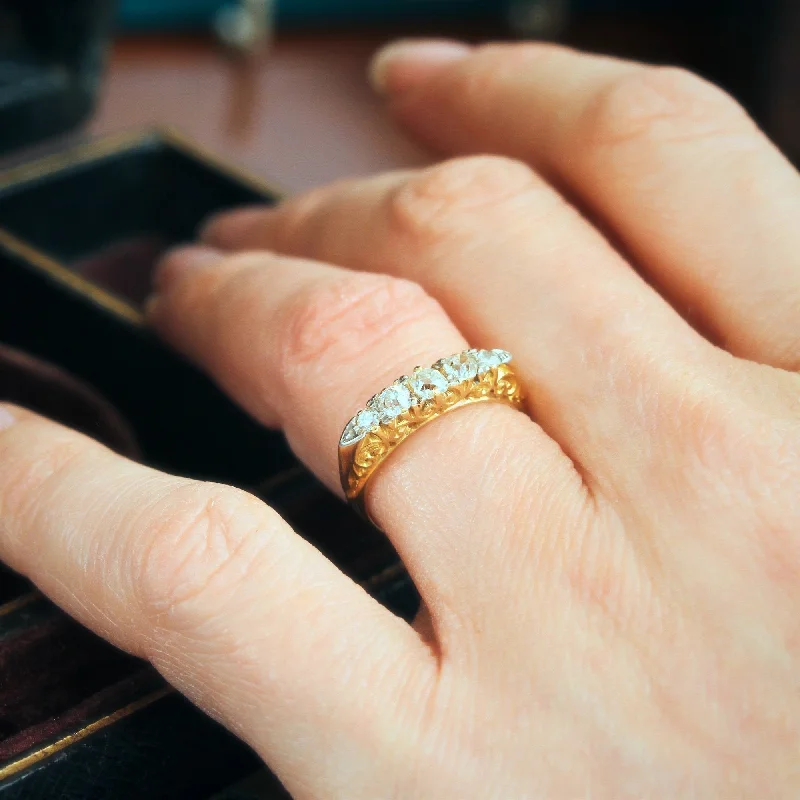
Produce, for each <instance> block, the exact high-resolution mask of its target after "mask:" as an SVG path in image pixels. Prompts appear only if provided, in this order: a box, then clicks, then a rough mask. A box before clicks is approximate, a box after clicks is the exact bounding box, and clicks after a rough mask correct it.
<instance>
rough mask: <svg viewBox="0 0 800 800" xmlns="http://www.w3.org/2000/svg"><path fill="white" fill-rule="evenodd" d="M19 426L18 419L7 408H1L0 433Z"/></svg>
mask: <svg viewBox="0 0 800 800" xmlns="http://www.w3.org/2000/svg"><path fill="white" fill-rule="evenodd" d="M16 424H17V418H16V417H15V416H14V415H13V414H12V413H11V412H10V411H9V410H8V409H7V408H6V407H5V406H0V431H4V430H6V429H7V428H10V427H11V426H12V425H16Z"/></svg>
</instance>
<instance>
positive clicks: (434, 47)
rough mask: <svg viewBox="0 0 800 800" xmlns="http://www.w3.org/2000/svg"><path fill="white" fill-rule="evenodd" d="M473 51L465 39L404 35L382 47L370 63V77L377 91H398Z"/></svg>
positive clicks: (410, 87)
mask: <svg viewBox="0 0 800 800" xmlns="http://www.w3.org/2000/svg"><path fill="white" fill-rule="evenodd" d="M471 52H472V47H470V45H468V44H465V43H464V42H458V41H454V40H450V39H401V40H399V41H395V42H391V43H390V44H388V45H386V46H385V47H383V48H382V49H381V50H379V51H378V52H377V53H376V54H375V55H374V56H373V58H372V61H371V62H370V66H369V79H370V83H371V84H372V87H373V88H374V89H375V91H376V92H377V93H378V94H382V95H396V94H400V93H402V92H405V91H407V90H409V89H413V88H414V87H415V86H418V85H419V84H421V83H424V82H425V81H427V80H428V79H430V78H432V77H433V76H434V75H436V74H437V73H438V72H440V71H441V70H442V69H443V68H444V67H447V66H450V65H451V64H454V63H456V62H458V61H462V60H463V59H464V58H466V57H467V56H468V55H469V54H470V53H471Z"/></svg>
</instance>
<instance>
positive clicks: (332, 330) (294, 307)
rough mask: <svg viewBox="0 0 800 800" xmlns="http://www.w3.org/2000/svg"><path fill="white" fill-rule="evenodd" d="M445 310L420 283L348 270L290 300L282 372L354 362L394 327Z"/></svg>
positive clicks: (292, 374) (289, 373) (416, 322)
mask: <svg viewBox="0 0 800 800" xmlns="http://www.w3.org/2000/svg"><path fill="white" fill-rule="evenodd" d="M442 313H443V312H442V310H441V307H440V306H439V304H438V303H437V302H436V301H435V300H434V299H433V298H432V297H431V296H430V295H428V294H427V293H426V292H425V291H424V290H423V289H422V287H421V286H419V285H418V284H416V283H413V282H412V281H407V280H404V279H401V278H393V277H390V276H387V275H366V274H358V273H352V274H348V275H346V276H345V277H339V278H337V279H335V280H333V281H326V282H318V283H315V284H313V285H311V286H307V287H305V288H304V289H303V290H302V291H301V292H300V293H298V294H297V295H296V296H295V297H294V299H293V301H292V302H291V303H290V308H289V311H288V317H289V319H288V324H287V325H286V326H285V328H284V333H283V335H282V341H281V342H280V344H279V349H280V374H281V375H283V376H286V378H287V380H288V381H289V383H290V384H291V382H292V380H293V379H294V377H295V373H296V371H297V370H298V369H299V370H303V371H306V370H308V368H309V367H310V366H313V367H315V368H317V367H318V368H319V369H322V370H330V369H331V368H337V367H339V366H343V365H348V364H352V363H354V362H356V361H357V360H358V359H359V358H360V357H361V355H362V354H363V353H365V352H367V351H369V350H370V349H371V348H373V347H374V346H375V345H376V343H378V342H379V341H381V340H383V339H384V338H386V337H387V336H389V335H391V334H395V333H397V331H398V330H400V329H403V328H405V327H408V326H412V325H419V324H424V321H425V320H426V319H432V318H435V317H436V316H439V315H441V314H442Z"/></svg>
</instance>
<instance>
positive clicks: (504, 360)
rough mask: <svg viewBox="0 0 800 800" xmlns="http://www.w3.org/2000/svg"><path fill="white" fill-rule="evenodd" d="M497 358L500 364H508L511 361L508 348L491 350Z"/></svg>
mask: <svg viewBox="0 0 800 800" xmlns="http://www.w3.org/2000/svg"><path fill="white" fill-rule="evenodd" d="M492 353H494V354H495V355H496V356H497V357H498V358H499V359H500V363H501V364H508V362H509V361H511V353H509V352H508V350H492Z"/></svg>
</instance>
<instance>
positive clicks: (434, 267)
mask: <svg viewBox="0 0 800 800" xmlns="http://www.w3.org/2000/svg"><path fill="white" fill-rule="evenodd" d="M206 236H207V237H208V238H209V239H210V240H212V241H214V242H215V243H218V244H223V245H225V246H229V247H233V246H241V247H252V246H257V245H261V246H271V247H274V248H276V249H278V250H281V251H283V252H288V253H294V254H296V255H301V256H308V257H315V258H321V259H326V260H330V261H334V262H337V263H341V264H344V265H346V266H348V267H352V268H357V269H362V270H384V271H386V272H389V273H391V274H394V275H398V276H403V277H405V278H410V279H412V280H416V281H419V282H420V283H421V284H422V285H423V286H424V287H425V288H426V289H427V290H428V291H429V292H430V293H431V294H432V295H433V296H434V297H436V298H437V299H438V300H439V301H440V302H441V303H442V305H443V306H444V308H445V309H446V310H447V311H448V313H449V314H450V316H451V317H452V319H453V320H454V322H455V323H456V324H457V325H458V327H459V329H460V330H462V331H464V333H465V335H466V336H467V338H468V339H469V340H470V341H471V342H473V343H475V344H476V345H478V346H487V344H488V343H490V342H493V343H498V346H503V347H505V348H506V349H508V350H509V351H510V352H512V353H514V355H515V357H516V363H517V368H518V369H519V370H520V371H521V374H522V377H523V381H524V384H525V385H526V386H527V387H529V390H530V403H531V406H532V409H533V413H534V418H535V419H536V420H537V421H538V422H539V423H540V424H541V425H542V427H543V428H544V429H545V431H547V433H549V434H550V435H551V436H552V437H553V438H554V439H555V440H556V441H557V442H558V443H559V444H560V445H561V446H562V447H563V448H564V449H565V450H566V452H567V453H568V454H569V455H570V456H571V457H572V459H573V460H574V461H575V462H576V463H577V464H579V465H580V467H581V469H582V470H583V472H584V476H585V478H586V480H587V482H588V483H589V485H590V486H594V487H596V488H598V489H599V490H600V491H601V492H602V491H607V492H610V493H611V494H612V495H614V494H616V493H618V492H621V491H622V492H629V491H641V492H643V493H644V494H648V493H650V492H651V491H652V486H650V485H648V484H647V478H648V477H649V478H650V479H651V480H652V476H653V471H652V469H650V468H648V463H649V458H650V453H653V452H658V449H657V448H661V447H666V448H669V447H672V446H674V442H673V439H672V436H671V434H670V433H669V432H668V428H669V424H671V423H670V421H669V420H667V421H666V422H664V421H661V420H657V419H656V415H660V414H661V413H662V404H661V401H660V399H661V398H666V397H669V396H670V395H672V399H673V400H674V402H675V403H679V402H680V398H681V396H682V393H683V392H684V390H685V386H686V375H687V374H693V373H694V372H695V371H696V370H697V369H707V370H710V369H711V368H712V365H711V363H710V362H711V361H712V360H713V359H714V358H715V357H716V351H715V350H714V348H712V347H711V346H710V345H709V344H708V343H707V342H706V341H705V340H704V339H703V338H702V337H701V336H699V335H698V334H697V333H696V332H695V331H693V330H692V329H691V328H690V327H689V326H688V325H687V324H686V323H685V322H684V321H683V320H682V319H681V318H680V317H679V316H678V315H677V314H676V313H675V311H674V310H673V309H672V308H671V307H670V306H669V305H668V304H667V303H666V302H665V301H664V300H663V299H662V298H661V297H660V296H659V295H658V294H657V293H656V292H655V291H654V290H653V289H651V288H650V287H648V286H647V285H646V284H645V283H644V281H643V280H642V279H641V278H640V277H639V276H638V275H636V274H635V273H634V272H633V271H632V270H631V269H630V268H629V267H628V266H627V264H626V263H625V262H623V261H622V259H621V258H620V257H619V255H618V254H617V253H616V252H615V251H614V250H613V249H612V248H611V247H610V246H609V245H608V243H607V242H606V241H605V240H604V239H603V237H601V236H600V235H599V234H598V233H597V232H596V231H595V230H594V229H593V228H592V227H591V226H589V225H588V224H587V223H586V222H585V220H583V219H582V218H581V217H580V216H579V215H578V214H577V213H575V211H574V210H573V209H571V208H570V207H569V206H567V205H566V204H565V203H564V202H563V200H561V198H560V197H559V196H558V195H557V194H556V193H555V192H554V191H553V190H552V188H551V187H549V186H548V185H547V184H546V183H545V182H544V181H542V180H541V179H540V178H538V177H537V176H536V175H535V174H534V173H532V172H531V170H530V169H528V168H527V167H525V166H524V165H522V164H520V163H518V162H512V161H509V160H507V159H499V158H496V157H483V158H472V159H462V160H456V161H453V162H448V163H446V164H443V165H440V166H438V167H435V168H433V169H430V170H427V171H424V172H420V173H412V174H403V173H397V174H394V175H388V176H382V177H379V178H374V179H370V180H366V181H355V182H352V183H349V184H342V185H340V186H339V187H334V188H332V189H328V190H317V191H316V192H313V193H312V194H311V195H309V196H308V197H301V198H297V199H296V200H290V201H288V202H287V203H285V204H284V205H283V206H282V207H280V208H278V209H275V210H271V211H264V210H260V211H248V212H241V213H234V214H231V215H228V216H225V217H221V218H218V219H217V221H216V222H212V223H211V225H210V226H209V227H208V228H207V230H206ZM728 358H729V357H728ZM657 397H658V398H659V400H658V401H657V399H656V398H657ZM666 407H668V403H667V404H665V407H664V408H663V411H666ZM667 416H669V414H668V413H667ZM657 421H658V423H659V424H656V422H657Z"/></svg>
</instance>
